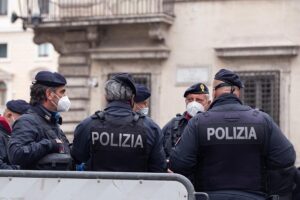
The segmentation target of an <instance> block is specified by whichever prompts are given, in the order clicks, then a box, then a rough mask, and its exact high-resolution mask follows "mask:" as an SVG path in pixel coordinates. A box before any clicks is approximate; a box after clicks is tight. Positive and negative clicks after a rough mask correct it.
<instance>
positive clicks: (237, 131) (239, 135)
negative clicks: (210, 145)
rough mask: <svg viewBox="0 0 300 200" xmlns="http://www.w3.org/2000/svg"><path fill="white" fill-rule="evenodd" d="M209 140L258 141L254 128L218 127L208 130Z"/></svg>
mask: <svg viewBox="0 0 300 200" xmlns="http://www.w3.org/2000/svg"><path fill="white" fill-rule="evenodd" d="M206 133H207V140H208V141H210V140H212V139H217V140H257V135H256V131H255V128H254V127H252V126H251V127H244V126H239V127H232V128H229V127H217V128H207V129H206Z"/></svg>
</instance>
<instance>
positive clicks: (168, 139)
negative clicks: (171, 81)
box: [162, 83, 210, 158]
mask: <svg viewBox="0 0 300 200" xmlns="http://www.w3.org/2000/svg"><path fill="white" fill-rule="evenodd" d="M183 97H184V98H185V104H186V111H185V112H184V113H183V114H182V115H181V114H177V115H176V117H174V118H172V119H171V120H170V121H169V122H168V123H167V124H166V125H165V126H164V127H163V129H162V132H163V136H164V138H163V145H164V150H165V153H166V157H167V158H169V156H170V152H171V150H172V148H173V147H174V146H175V144H176V142H177V141H178V139H179V138H180V137H181V134H182V133H183V131H184V129H185V127H186V125H187V123H188V121H189V120H190V119H191V118H192V117H193V116H195V115H196V114H197V112H203V111H204V110H206V109H207V108H208V106H209V104H210V100H209V90H208V88H207V86H206V85H205V84H203V83H196V84H194V85H192V86H190V87H189V88H188V89H187V90H186V91H185V92H184V94H183Z"/></svg>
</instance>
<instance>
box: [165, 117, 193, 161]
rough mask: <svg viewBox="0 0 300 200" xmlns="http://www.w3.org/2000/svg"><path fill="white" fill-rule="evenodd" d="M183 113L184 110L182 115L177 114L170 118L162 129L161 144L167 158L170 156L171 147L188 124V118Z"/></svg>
mask: <svg viewBox="0 0 300 200" xmlns="http://www.w3.org/2000/svg"><path fill="white" fill-rule="evenodd" d="M185 115H186V112H184V113H183V114H182V115H180V114H177V116H176V117H174V118H172V119H171V120H170V121H169V122H168V123H167V124H166V125H165V126H164V127H163V129H162V133H163V146H164V151H165V153H166V157H167V158H169V157H170V153H171V150H172V148H173V147H174V146H175V144H176V143H177V141H178V139H179V138H180V137H181V134H182V133H183V131H184V129H185V127H186V125H187V124H188V121H189V120H188V119H187V118H186V117H185Z"/></svg>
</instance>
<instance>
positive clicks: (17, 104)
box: [6, 99, 30, 115]
mask: <svg viewBox="0 0 300 200" xmlns="http://www.w3.org/2000/svg"><path fill="white" fill-rule="evenodd" d="M29 107H30V105H29V104H28V103H27V102H26V101H24V100H22V99H18V100H10V101H8V102H7V103H6V108H7V109H9V110H10V111H12V112H14V113H18V114H20V115H22V114H24V113H26V112H27V110H28V109H29Z"/></svg>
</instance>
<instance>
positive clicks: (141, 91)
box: [134, 84, 151, 103]
mask: <svg viewBox="0 0 300 200" xmlns="http://www.w3.org/2000/svg"><path fill="white" fill-rule="evenodd" d="M150 96H151V93H150V91H149V89H148V88H147V87H146V86H144V85H141V84H137V85H136V95H135V97H134V102H136V103H138V102H142V101H145V100H146V99H148V98H149V97H150Z"/></svg>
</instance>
